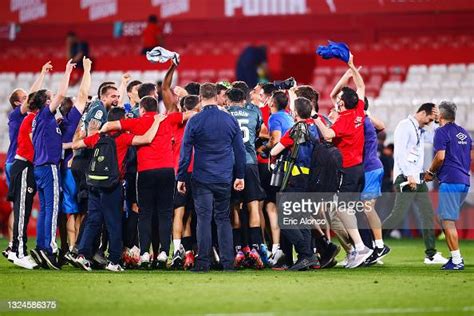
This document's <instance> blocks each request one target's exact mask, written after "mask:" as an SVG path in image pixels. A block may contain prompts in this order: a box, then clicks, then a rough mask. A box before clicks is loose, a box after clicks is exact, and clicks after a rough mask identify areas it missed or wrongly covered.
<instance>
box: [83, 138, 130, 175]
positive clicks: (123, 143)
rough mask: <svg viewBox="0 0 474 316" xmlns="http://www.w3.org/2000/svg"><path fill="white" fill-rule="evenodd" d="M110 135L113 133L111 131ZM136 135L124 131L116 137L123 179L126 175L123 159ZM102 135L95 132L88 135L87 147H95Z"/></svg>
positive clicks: (86, 139)
mask: <svg viewBox="0 0 474 316" xmlns="http://www.w3.org/2000/svg"><path fill="white" fill-rule="evenodd" d="M109 135H113V134H111V133H109ZM133 137H135V135H132V134H128V133H122V134H120V136H118V137H117V138H115V147H116V149H117V160H118V165H119V168H120V178H121V179H123V177H124V175H125V166H124V164H123V161H124V159H125V156H126V155H127V151H128V148H129V147H130V146H132V140H133ZM99 138H100V135H99V133H97V134H94V135H92V136H88V137H86V138H84V139H83V141H84V144H86V146H87V148H94V146H95V145H96V144H97V142H98V141H99Z"/></svg>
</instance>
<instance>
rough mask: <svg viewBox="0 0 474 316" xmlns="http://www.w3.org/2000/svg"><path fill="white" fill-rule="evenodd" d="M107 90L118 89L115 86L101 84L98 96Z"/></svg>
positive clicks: (104, 93) (101, 95)
mask: <svg viewBox="0 0 474 316" xmlns="http://www.w3.org/2000/svg"><path fill="white" fill-rule="evenodd" d="M109 90H115V91H118V89H117V88H116V87H115V86H103V87H102V89H101V90H100V97H103V96H104V95H106V94H107V92H109Z"/></svg>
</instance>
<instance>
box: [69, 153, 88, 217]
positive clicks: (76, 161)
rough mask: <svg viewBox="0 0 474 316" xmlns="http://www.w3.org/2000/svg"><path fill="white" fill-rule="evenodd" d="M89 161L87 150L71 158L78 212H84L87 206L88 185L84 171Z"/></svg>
mask: <svg viewBox="0 0 474 316" xmlns="http://www.w3.org/2000/svg"><path fill="white" fill-rule="evenodd" d="M89 162H90V156H89V155H88V152H87V154H86V155H84V156H79V157H74V158H73V159H72V165H71V171H72V175H73V177H74V180H75V181H76V185H77V205H78V207H79V212H80V213H86V212H87V208H88V207H87V203H88V198H89V187H88V185H87V182H86V171H87V170H88V169H89Z"/></svg>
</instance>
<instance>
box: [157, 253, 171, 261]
mask: <svg viewBox="0 0 474 316" xmlns="http://www.w3.org/2000/svg"><path fill="white" fill-rule="evenodd" d="M156 260H158V261H160V262H165V263H166V262H167V261H168V255H167V254H166V252H164V251H162V252H160V254H159V255H158V257H156Z"/></svg>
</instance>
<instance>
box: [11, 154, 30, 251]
mask: <svg viewBox="0 0 474 316" xmlns="http://www.w3.org/2000/svg"><path fill="white" fill-rule="evenodd" d="M33 170H34V167H33V164H32V163H31V162H30V161H28V160H26V159H24V160H23V159H18V158H17V159H15V160H14V162H13V164H12V166H11V171H10V172H11V173H10V187H9V191H8V200H9V201H13V202H14V203H13V212H14V218H15V225H14V227H13V247H12V249H13V251H16V253H17V256H18V258H23V257H24V256H27V255H28V254H27V252H26V242H27V240H28V236H27V228H28V222H29V219H30V215H31V209H32V207H33V198H34V197H35V194H36V182H35V175H34V171H33Z"/></svg>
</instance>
